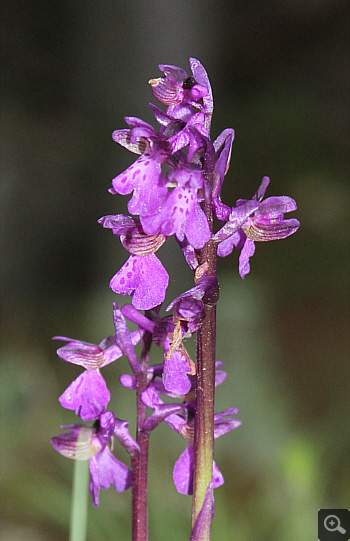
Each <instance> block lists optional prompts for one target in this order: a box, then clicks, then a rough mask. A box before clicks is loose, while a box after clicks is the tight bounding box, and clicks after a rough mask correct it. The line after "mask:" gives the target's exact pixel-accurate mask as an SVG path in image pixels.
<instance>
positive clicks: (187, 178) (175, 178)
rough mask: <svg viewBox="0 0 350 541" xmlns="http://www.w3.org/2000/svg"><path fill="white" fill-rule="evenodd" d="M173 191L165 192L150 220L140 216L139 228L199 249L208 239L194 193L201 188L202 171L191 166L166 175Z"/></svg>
mask: <svg viewBox="0 0 350 541" xmlns="http://www.w3.org/2000/svg"><path fill="white" fill-rule="evenodd" d="M168 181H169V182H170V183H171V182H172V183H175V185H176V187H175V188H174V189H173V190H172V191H170V192H168V194H167V196H166V198H165V200H164V202H163V205H162V207H161V208H160V209H159V211H158V212H157V213H156V214H154V215H153V216H141V224H142V227H143V229H144V231H145V232H146V233H147V234H149V235H155V234H156V233H158V232H159V231H160V232H161V233H162V234H163V235H165V236H167V237H170V236H171V235H176V237H177V239H178V240H179V241H180V242H182V241H184V239H185V238H186V240H187V242H188V243H189V244H190V245H191V246H192V247H193V248H195V249H199V248H202V247H203V246H204V244H205V243H206V242H207V241H208V240H209V238H210V230H209V225H208V221H207V219H206V216H205V214H204V212H203V210H202V209H201V207H200V201H201V200H202V198H201V197H200V196H199V193H198V191H199V190H201V189H202V188H203V186H204V178H203V174H202V171H201V170H200V169H199V168H198V167H196V166H194V165H193V164H184V165H182V166H181V167H179V168H178V169H176V170H174V171H172V172H171V173H169V174H168Z"/></svg>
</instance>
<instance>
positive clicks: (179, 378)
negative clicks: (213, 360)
mask: <svg viewBox="0 0 350 541" xmlns="http://www.w3.org/2000/svg"><path fill="white" fill-rule="evenodd" d="M186 372H189V366H188V361H187V360H185V359H183V358H182V356H181V354H180V353H179V352H178V351H174V353H173V354H172V356H171V357H170V359H169V360H168V359H166V358H165V360H164V370H163V383H164V387H165V389H166V390H167V391H170V392H172V393H176V394H177V395H178V396H182V395H185V394H187V393H188V392H189V391H190V389H191V381H190V379H189V377H188V375H187V374H186Z"/></svg>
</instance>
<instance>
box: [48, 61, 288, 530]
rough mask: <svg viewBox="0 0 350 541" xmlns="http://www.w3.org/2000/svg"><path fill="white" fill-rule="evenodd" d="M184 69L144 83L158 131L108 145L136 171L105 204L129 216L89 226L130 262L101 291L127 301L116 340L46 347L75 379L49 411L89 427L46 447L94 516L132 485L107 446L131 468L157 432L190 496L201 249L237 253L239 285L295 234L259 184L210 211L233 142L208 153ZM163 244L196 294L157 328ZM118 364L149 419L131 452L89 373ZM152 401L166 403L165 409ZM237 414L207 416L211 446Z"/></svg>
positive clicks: (201, 73) (202, 85)
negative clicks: (155, 352) (192, 351)
mask: <svg viewBox="0 0 350 541" xmlns="http://www.w3.org/2000/svg"><path fill="white" fill-rule="evenodd" d="M190 66H191V71H192V74H191V75H188V74H187V73H186V72H185V71H184V70H183V69H181V68H178V67H175V66H171V65H160V66H159V68H160V71H161V72H162V73H163V76H162V77H159V78H156V79H151V80H150V81H149V83H150V85H151V89H152V93H153V96H154V98H155V99H157V100H158V101H159V102H160V103H161V104H163V105H165V106H166V110H165V111H163V110H162V109H160V108H158V107H157V106H155V105H153V104H150V108H151V110H152V112H153V113H154V117H155V120H156V122H157V124H158V128H157V129H155V128H154V127H153V126H151V125H150V124H148V123H147V122H144V121H143V120H141V119H139V118H135V117H126V118H125V121H126V123H127V125H128V126H129V127H128V128H124V129H120V130H116V131H115V132H114V133H113V139H114V141H115V142H117V143H118V144H119V145H121V146H123V147H125V148H127V149H128V150H129V151H130V152H132V153H134V154H136V155H137V158H136V161H135V162H134V163H133V164H131V165H130V167H128V168H127V169H126V170H125V171H124V172H123V173H121V174H119V175H117V176H116V177H115V178H114V179H113V180H112V187H111V188H110V190H109V191H110V193H111V194H121V195H129V194H131V197H130V200H129V202H128V211H129V213H130V215H129V216H126V215H123V214H117V215H109V216H104V217H102V218H101V219H100V220H99V223H100V224H101V225H102V226H103V227H104V228H109V229H111V230H112V233H113V234H114V235H116V236H117V237H119V239H120V242H121V244H122V246H123V247H124V248H125V249H126V250H127V251H128V252H129V254H130V255H129V257H128V259H127V261H126V262H125V263H124V265H123V266H122V268H121V269H120V270H119V271H118V272H117V273H116V274H115V275H114V276H113V278H112V279H111V281H110V288H111V289H112V290H113V291H114V292H115V293H117V294H120V295H130V296H131V297H132V304H126V305H124V306H123V307H122V308H121V309H119V307H118V305H117V303H114V312H113V320H114V325H115V335H113V336H109V337H108V338H106V339H104V340H103V341H102V342H101V343H100V344H99V345H94V344H90V343H87V342H81V341H78V340H72V339H69V338H64V337H60V336H57V337H55V339H56V340H61V341H65V342H67V343H66V345H64V346H62V347H60V348H59V349H58V350H57V353H58V355H59V357H60V358H61V359H63V360H64V361H67V362H70V363H73V364H77V365H80V366H82V367H83V368H84V369H85V370H84V372H82V374H80V375H79V376H78V378H77V379H76V380H75V381H73V383H72V384H71V385H70V386H69V387H68V388H67V389H66V390H65V391H64V393H63V394H62V395H61V397H60V399H59V400H60V403H61V405H62V406H63V407H64V408H67V409H70V410H74V411H75V413H76V414H77V415H78V416H79V417H80V418H81V419H82V420H83V421H84V422H89V421H93V426H92V427H90V428H89V427H86V426H83V425H81V424H77V425H67V426H64V427H62V428H65V429H67V430H69V432H68V433H65V434H61V435H59V436H57V437H55V438H53V439H52V444H53V446H54V448H55V449H56V450H57V451H58V452H60V453H61V454H62V455H64V456H67V457H69V458H73V459H77V460H89V468H90V478H91V480H90V493H91V495H92V500H93V504H94V505H95V506H97V505H98V503H99V498H98V495H99V489H100V488H108V486H109V485H110V484H113V485H114V487H115V489H116V490H117V491H119V492H120V491H124V490H126V489H127V488H129V487H130V486H131V484H132V473H131V471H130V470H129V469H128V467H127V466H125V465H124V464H122V463H121V462H119V461H118V460H117V459H116V458H115V456H114V454H113V452H112V451H113V439H114V438H116V439H117V440H118V441H119V443H120V444H121V445H122V446H124V447H125V449H126V450H127V451H128V452H129V454H130V455H131V457H135V456H136V457H137V456H138V454H139V453H140V447H139V439H138V437H139V434H140V433H143V434H144V435H147V436H149V434H150V433H151V432H152V431H153V430H154V429H155V428H156V427H157V426H158V425H159V424H160V423H161V422H163V421H164V422H165V423H166V424H167V425H168V426H170V428H172V429H173V430H174V431H175V432H177V433H178V434H180V435H181V436H182V438H183V439H184V440H185V441H186V442H187V447H186V449H185V450H184V451H183V453H182V454H181V456H180V457H179V459H178V460H177V461H176V463H175V466H174V471H173V478H174V483H175V486H176V488H177V490H178V491H179V492H180V493H182V494H191V493H192V491H193V475H194V441H195V431H196V422H195V419H196V415H197V413H198V404H197V401H196V395H197V366H196V362H195V360H193V359H191V358H190V355H189V354H188V352H187V350H186V348H185V346H184V339H188V338H190V337H191V336H192V335H195V334H196V333H197V331H198V330H199V329H201V326H202V324H203V321H204V319H205V314H206V307H208V306H214V305H215V304H216V302H217V301H218V298H219V286H218V282H217V279H216V276H215V275H213V272H211V270H210V269H209V266H208V263H207V262H206V261H203V260H202V259H203V258H201V250H202V248H203V247H205V246H207V245H208V244H210V245H211V246H214V249H215V252H216V253H217V255H219V256H220V257H225V256H227V255H228V254H230V253H231V252H232V250H233V247H235V248H237V249H241V252H240V258H239V273H240V276H241V277H242V278H244V277H245V276H246V275H247V273H249V271H250V266H249V258H250V257H251V256H252V255H253V253H254V250H255V244H254V243H255V242H258V241H269V240H276V239H282V238H285V237H287V236H289V235H291V234H292V233H294V232H295V231H296V230H297V229H298V227H299V222H298V221H297V220H296V219H294V218H292V219H285V217H284V215H285V214H286V213H289V212H291V211H294V210H295V209H296V204H295V202H294V200H293V199H291V198H290V197H286V196H278V197H269V198H267V199H265V200H263V197H264V194H265V191H266V188H267V186H268V184H269V179H268V178H267V177H264V178H263V180H262V183H261V185H260V187H259V188H258V190H257V192H256V194H255V195H254V196H253V198H252V199H250V200H244V199H239V200H237V203H236V206H235V207H234V208H230V207H228V206H227V205H225V204H224V203H223V202H222V201H221V188H222V185H223V181H224V177H225V175H226V173H227V171H228V168H229V165H230V158H231V150H232V143H233V139H234V131H233V129H230V128H229V129H225V130H224V131H223V132H222V133H221V134H220V135H219V136H218V137H217V138H216V139H215V140H214V141H211V139H210V126H211V118H212V113H213V96H212V90H211V86H210V83H209V79H208V76H207V73H206V71H205V69H204V68H203V66H202V65H201V63H200V62H199V61H198V60H196V59H194V58H190ZM208 209H209V210H208ZM212 213H214V214H215V216H216V218H217V219H218V221H219V223H220V224H221V227H220V229H219V230H218V231H217V232H216V233H215V232H213V230H212V219H211V216H212ZM171 236H174V237H175V239H176V241H177V242H178V244H179V246H180V248H181V250H182V253H183V255H184V257H185V260H186V262H187V264H188V265H189V267H190V268H191V269H192V270H193V271H194V272H195V285H194V287H192V288H191V289H190V290H189V291H186V292H184V293H182V294H180V295H179V296H178V297H177V298H176V299H175V300H174V301H173V302H172V303H171V304H170V305H169V306H168V307H167V308H166V312H167V313H170V312H171V311H172V313H171V315H166V316H163V317H161V316H160V315H159V314H160V308H161V305H162V303H163V301H164V299H165V296H166V291H167V287H168V283H169V276H168V273H167V271H166V269H165V268H164V266H163V264H162V263H161V261H160V260H159V259H158V257H157V256H156V252H157V251H158V250H159V249H160V248H161V246H162V245H163V244H164V243H165V242H166V241H167V239H168V237H171ZM143 311H146V312H145V313H142V312H143ZM126 320H129V321H131V322H133V323H134V324H136V325H137V329H136V330H135V331H133V332H130V331H129V330H128V327H127V323H126ZM140 341H142V343H143V346H144V347H146V344H149V343H154V344H155V345H157V346H158V347H161V348H163V352H164V353H163V358H164V362H163V363H162V364H160V365H153V366H148V357H147V355H145V358H143V359H141V361H139V359H138V357H137V355H136V353H135V350H134V347H135V346H136V345H137V344H138V343H139V342H140ZM147 347H149V346H147ZM122 357H126V359H127V361H128V363H129V365H130V369H131V374H130V373H129V374H123V375H122V376H121V384H122V385H123V386H124V387H127V388H129V389H132V390H135V391H136V392H137V393H138V392H140V389H141V394H140V396H139V398H140V400H138V404H139V403H142V404H143V407H144V406H147V407H148V408H150V409H151V410H153V412H152V413H151V414H150V415H149V416H148V417H145V418H141V417H142V416H141V415H139V416H138V422H140V424H138V436H137V438H136V441H135V440H134V439H133V438H132V437H131V436H130V434H129V432H128V428H127V422H126V421H122V420H120V419H118V418H117V417H115V416H114V414H113V413H112V412H111V411H107V408H108V403H109V401H110V393H109V390H108V388H107V385H106V382H105V380H104V378H103V376H102V375H101V373H100V369H102V368H104V367H105V366H106V365H108V364H110V363H112V362H115V361H116V360H118V359H121V358H122ZM145 362H146V364H147V365H145ZM213 362H214V361H213ZM213 366H214V365H213ZM221 366H222V363H221V362H216V363H215V368H216V372H215V385H219V384H221V383H222V382H223V381H224V379H225V377H226V374H225V372H223V371H222V370H221V369H220V367H221ZM161 396H167V397H170V398H172V399H174V400H175V401H172V402H171V403H164V402H163V400H162V398H161ZM176 400H177V401H176ZM237 413H238V410H237V409H236V408H232V407H231V408H228V409H226V410H224V411H223V412H221V413H216V414H215V415H214V428H213V430H214V439H215V438H218V437H220V436H222V435H223V434H226V433H227V432H229V431H230V430H232V429H234V428H237V427H238V426H239V425H240V423H241V422H240V421H238V420H237V419H236V418H235V417H234V416H235V415H236V414H237ZM212 471H213V475H212V482H210V483H209V484H208V487H207V491H206V494H205V498H204V502H203V506H202V509H201V511H200V513H199V515H198V520H197V522H196V525H195V527H194V530H193V532H192V536H191V539H193V540H195V539H197V538H198V539H199V538H200V537H198V536H200V535H201V534H200V532H201V531H202V529H203V528H205V527H206V526H205V521H206V520H209V519H208V516H209V515H208V514H210V513H211V510H212V507H211V503H210V502H211V500H212V489H213V488H216V487H218V486H220V485H221V484H222V483H223V482H224V480H223V476H222V474H221V472H220V470H219V468H218V467H217V465H216V463H215V462H213V470H212ZM203 517H204V518H203ZM205 517H207V518H205ZM196 532H197V533H196Z"/></svg>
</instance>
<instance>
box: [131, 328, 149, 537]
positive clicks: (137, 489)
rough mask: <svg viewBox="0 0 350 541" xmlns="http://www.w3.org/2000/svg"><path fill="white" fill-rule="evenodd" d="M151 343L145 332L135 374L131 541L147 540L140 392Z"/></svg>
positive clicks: (143, 407)
mask: <svg viewBox="0 0 350 541" xmlns="http://www.w3.org/2000/svg"><path fill="white" fill-rule="evenodd" d="M151 344H152V334H151V333H150V332H145V334H144V336H143V347H142V352H141V363H140V364H141V370H142V371H141V372H139V373H138V374H137V375H136V409H137V428H136V443H137V444H138V446H139V449H140V450H139V452H136V453H134V455H133V456H131V471H132V541H147V540H148V525H147V473H148V443H149V434H148V433H147V432H145V431H143V430H142V425H143V423H144V422H145V421H146V405H145V404H144V403H143V402H142V393H143V392H144V391H145V390H146V389H147V369H148V363H149V354H150V349H151Z"/></svg>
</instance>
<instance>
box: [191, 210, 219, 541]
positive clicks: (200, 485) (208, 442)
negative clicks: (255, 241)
mask: <svg viewBox="0 0 350 541" xmlns="http://www.w3.org/2000/svg"><path fill="white" fill-rule="evenodd" d="M204 211H205V214H206V216H207V219H208V223H209V226H210V229H211V230H212V223H213V214H212V208H211V203H210V202H207V203H206V204H205V207H204ZM205 262H206V263H208V267H209V268H208V276H216V246H215V245H214V243H213V242H212V241H211V240H210V241H209V242H208V243H207V244H206V245H205V246H204V247H203V249H202V250H201V252H200V263H201V264H203V263H205ZM215 340H216V307H215V306H209V305H205V318H204V321H203V324H202V326H201V328H200V330H199V331H198V333H197V414H196V419H195V441H194V454H195V462H194V478H193V502H192V528H193V526H194V524H195V522H196V519H197V517H198V514H199V512H200V510H201V508H202V505H203V501H204V497H205V492H206V490H207V487H208V484H209V483H210V482H211V480H212V470H213V455H214V398H215ZM210 533H211V521H208V524H207V528H206V531H205V533H204V534H203V536H202V537H201V541H210V535H211V534H210Z"/></svg>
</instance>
